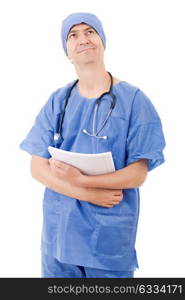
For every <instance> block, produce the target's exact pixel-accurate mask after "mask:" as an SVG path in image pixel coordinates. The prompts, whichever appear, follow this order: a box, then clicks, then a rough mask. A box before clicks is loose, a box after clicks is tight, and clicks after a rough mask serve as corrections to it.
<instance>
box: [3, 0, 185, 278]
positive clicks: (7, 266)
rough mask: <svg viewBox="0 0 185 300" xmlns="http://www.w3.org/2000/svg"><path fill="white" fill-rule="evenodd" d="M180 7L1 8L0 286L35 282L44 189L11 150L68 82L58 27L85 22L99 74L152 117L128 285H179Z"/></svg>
mask: <svg viewBox="0 0 185 300" xmlns="http://www.w3.org/2000/svg"><path fill="white" fill-rule="evenodd" d="M184 4H185V2H184V1H183V0H182V1H180V0H174V1H170V0H135V1H134V0H127V1H124V0H121V1H119V0H114V1H99V0H97V1H96V0H93V1H83V0H78V1H70V0H68V1H62V0H52V1H51V0H50V1H49V0H43V1H42V0H37V1H34V0H32V1H31V0H30V1H25V0H24V1H23V0H22V1H21V0H17V1H8V0H7V1H1V5H0V6H1V7H0V50H1V55H0V60H1V61H0V66H1V67H0V73H1V74H0V76H1V80H0V83H1V84H0V87H1V89H0V93H1V98H0V101H1V109H0V114H1V115H0V122H1V124H0V128H1V129H0V130H1V132H0V138H1V147H0V151H1V177H0V190H1V196H0V277H40V235H41V225H42V198H43V192H44V186H43V185H41V184H40V183H38V182H37V181H35V180H34V179H33V178H32V177H31V175H30V156H29V155H28V154H27V153H26V152H24V151H21V150H20V149H19V144H20V143H21V141H22V140H23V139H24V138H25V136H26V134H27V133H28V131H29V130H30V128H31V126H32V125H33V122H34V119H35V117H36V114H37V113H38V112H39V111H40V108H41V107H42V105H43V104H44V103H45V102H46V101H47V99H48V97H49V95H50V94H51V93H52V92H53V91H54V90H56V89H57V88H59V87H62V86H65V85H66V84H67V83H69V82H71V81H72V80H74V79H76V73H75V69H74V66H73V65H72V64H71V63H70V62H69V60H68V59H67V57H66V56H65V53H64V51H63V48H62V43H61V39H60V29H61V22H62V20H63V19H64V18H65V17H66V16H67V15H68V14H71V13H74V12H80V11H81V12H91V13H94V14H96V15H97V16H98V17H99V18H100V19H101V21H102V23H103V27H104V30H105V33H106V38H107V48H106V51H105V65H106V69H107V70H109V71H110V72H111V73H112V74H113V75H114V76H116V77H117V78H119V79H121V80H125V81H127V82H129V83H131V84H133V85H135V86H138V87H139V88H141V89H142V90H143V91H144V92H145V93H146V95H148V97H149V98H150V99H151V101H152V102H153V104H154V106H155V107H156V109H157V111H158V113H159V115H160V117H161V120H162V124H163V130H164V134H165V138H166V144H167V146H166V148H165V151H164V155H165V160H166V162H165V163H164V164H163V165H161V166H160V167H159V168H156V169H154V170H152V171H151V172H149V173H148V177H147V180H146V182H145V183H144V185H143V186H142V187H141V188H140V194H141V208H140V219H139V225H138V233H137V243H136V249H137V254H138V261H139V266H140V268H139V269H138V270H137V271H136V272H135V277H184V275H185V259H184V253H185V243H184V236H185V234H184V228H185V221H184V219H185V217H184V215H185V205H184V202H185V195H184V186H185V184H184V180H185V176H184V167H185V164H184V161H185V159H184V158H185V147H184V146H185V144H184V138H185V134H184V126H185V124H184V119H185V105H184V101H185V92H184V79H185V72H184V69H185V60H184V53H185V45H184V30H183V28H185V21H184V20H185V19H184V15H185V9H184V6H183V5H184Z"/></svg>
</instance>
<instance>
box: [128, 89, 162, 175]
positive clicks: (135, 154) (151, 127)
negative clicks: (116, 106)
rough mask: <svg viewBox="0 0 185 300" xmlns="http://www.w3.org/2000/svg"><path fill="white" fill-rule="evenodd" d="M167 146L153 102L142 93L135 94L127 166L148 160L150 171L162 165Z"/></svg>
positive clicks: (129, 130) (129, 131)
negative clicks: (141, 160) (164, 150)
mask: <svg viewBox="0 0 185 300" xmlns="http://www.w3.org/2000/svg"><path fill="white" fill-rule="evenodd" d="M165 146H166V142H165V137H164V133H163V128H162V123H161V119H160V117H159V115H158V113H157V111H156V109H155V107H154V105H153V104H152V102H151V100H150V99H149V98H148V97H147V96H146V95H145V94H144V93H143V92H142V91H141V90H138V91H137V92H136V94H135V97H134V100H133V105H132V111H131V115H130V122H129V129H128V135H127V142H126V165H129V164H130V163H133V162H135V161H137V160H140V159H148V171H151V170H152V169H154V168H156V167H157V166H159V165H161V164H162V163H163V162H164V161H165V159H164V155H163V149H164V148H165Z"/></svg>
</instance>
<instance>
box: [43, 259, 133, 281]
mask: <svg viewBox="0 0 185 300" xmlns="http://www.w3.org/2000/svg"><path fill="white" fill-rule="evenodd" d="M41 272H42V277H48V278H53V277H60V278H131V277H134V271H111V270H102V269H94V268H88V267H83V266H76V265H71V264H64V263H61V262H60V261H58V260H57V259H56V258H55V257H52V256H49V255H47V254H44V253H42V267H41Z"/></svg>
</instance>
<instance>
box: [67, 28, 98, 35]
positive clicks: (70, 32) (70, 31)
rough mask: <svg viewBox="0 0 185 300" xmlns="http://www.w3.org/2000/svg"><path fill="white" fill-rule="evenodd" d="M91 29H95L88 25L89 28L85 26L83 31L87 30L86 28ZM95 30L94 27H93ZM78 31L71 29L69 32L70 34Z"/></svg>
mask: <svg viewBox="0 0 185 300" xmlns="http://www.w3.org/2000/svg"><path fill="white" fill-rule="evenodd" d="M89 29H93V28H92V27H87V28H85V29H84V30H83V31H86V30H89ZM93 30H94V29H93ZM77 31H79V30H71V31H70V32H69V34H70V33H72V32H77Z"/></svg>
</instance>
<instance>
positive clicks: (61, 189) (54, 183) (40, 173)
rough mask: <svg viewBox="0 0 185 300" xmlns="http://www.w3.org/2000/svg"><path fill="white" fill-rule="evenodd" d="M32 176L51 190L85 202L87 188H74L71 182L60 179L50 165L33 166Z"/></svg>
mask: <svg viewBox="0 0 185 300" xmlns="http://www.w3.org/2000/svg"><path fill="white" fill-rule="evenodd" d="M31 174H32V177H33V178H34V179H36V180H37V181H39V182H40V183H42V184H43V185H44V186H46V187H48V188H49V189H51V190H53V191H55V192H57V193H59V194H63V195H66V196H69V197H72V198H76V199H79V200H85V199H86V197H87V195H86V191H87V188H85V187H80V186H72V185H71V184H70V183H69V182H67V181H65V180H62V179H59V178H57V177H56V176H54V175H53V174H52V172H51V168H50V165H49V163H48V164H47V163H44V164H37V162H36V163H35V165H34V166H33V165H32V168H31Z"/></svg>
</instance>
